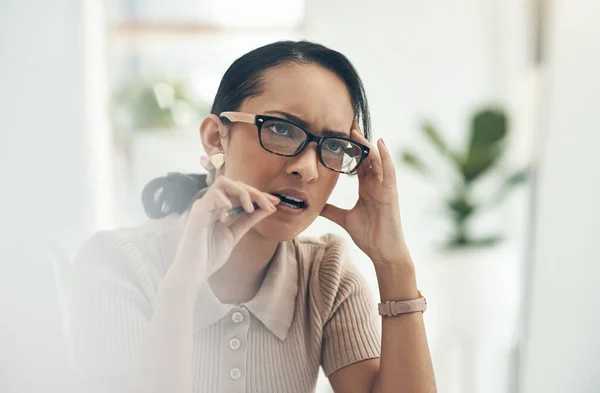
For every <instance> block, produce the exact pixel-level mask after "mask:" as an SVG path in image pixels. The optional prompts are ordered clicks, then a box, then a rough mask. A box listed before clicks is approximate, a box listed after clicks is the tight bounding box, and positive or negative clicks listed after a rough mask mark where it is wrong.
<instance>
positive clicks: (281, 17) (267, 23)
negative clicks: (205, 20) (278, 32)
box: [212, 0, 304, 29]
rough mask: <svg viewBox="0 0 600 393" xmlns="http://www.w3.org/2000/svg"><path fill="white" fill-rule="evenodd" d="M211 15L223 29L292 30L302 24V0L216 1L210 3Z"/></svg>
mask: <svg viewBox="0 0 600 393" xmlns="http://www.w3.org/2000/svg"><path fill="white" fill-rule="evenodd" d="M212 15H213V20H214V22H215V23H216V24H218V25H221V26H223V27H275V28H283V29H293V28H295V27H298V26H299V25H300V24H302V20H303V18H304V0H286V1H281V0H253V1H248V0H218V1H214V2H213V3H212Z"/></svg>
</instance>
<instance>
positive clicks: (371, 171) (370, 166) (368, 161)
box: [351, 128, 383, 181]
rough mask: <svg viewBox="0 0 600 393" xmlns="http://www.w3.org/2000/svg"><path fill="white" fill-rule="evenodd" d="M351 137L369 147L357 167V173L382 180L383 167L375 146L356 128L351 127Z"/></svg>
mask: <svg viewBox="0 0 600 393" xmlns="http://www.w3.org/2000/svg"><path fill="white" fill-rule="evenodd" d="M351 136H352V138H354V139H355V140H357V141H358V142H360V143H362V144H363V145H365V146H367V147H368V148H369V150H370V151H369V155H368V156H367V158H365V160H364V161H363V163H362V164H361V166H360V168H359V175H363V176H364V175H369V176H372V177H375V178H377V179H379V180H380V181H383V169H382V164H381V156H380V154H379V151H378V150H377V149H376V148H375V146H373V145H371V143H370V142H369V141H368V140H367V138H365V137H364V136H363V134H362V133H361V132H360V131H359V130H358V129H356V128H355V129H353V130H352V133H351Z"/></svg>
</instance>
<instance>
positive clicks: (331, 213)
mask: <svg viewBox="0 0 600 393" xmlns="http://www.w3.org/2000/svg"><path fill="white" fill-rule="evenodd" d="M348 212H349V210H345V209H340V208H339V207H337V206H333V205H331V204H329V203H327V204H325V207H324V208H323V210H321V217H325V218H326V219H328V220H331V221H333V222H335V223H336V224H338V225H339V226H341V227H342V228H343V227H344V221H345V220H346V214H348Z"/></svg>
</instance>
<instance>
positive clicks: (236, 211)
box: [227, 202, 260, 217]
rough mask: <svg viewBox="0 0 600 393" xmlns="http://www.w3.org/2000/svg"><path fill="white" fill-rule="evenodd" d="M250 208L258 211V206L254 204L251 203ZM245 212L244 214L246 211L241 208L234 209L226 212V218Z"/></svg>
mask: <svg viewBox="0 0 600 393" xmlns="http://www.w3.org/2000/svg"><path fill="white" fill-rule="evenodd" d="M252 206H254V210H258V209H260V206H258V204H257V203H256V202H253V203H252ZM245 212H246V210H244V208H243V207H242V206H240V207H236V208H235V209H231V210H229V211H228V212H227V217H235V216H239V215H240V214H243V213H245Z"/></svg>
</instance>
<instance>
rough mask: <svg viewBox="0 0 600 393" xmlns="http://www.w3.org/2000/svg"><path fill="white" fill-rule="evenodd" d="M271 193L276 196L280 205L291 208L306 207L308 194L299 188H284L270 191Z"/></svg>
mask: <svg viewBox="0 0 600 393" xmlns="http://www.w3.org/2000/svg"><path fill="white" fill-rule="evenodd" d="M270 194H271V195H274V196H276V197H277V198H279V199H280V200H281V203H280V205H282V206H286V207H289V208H291V209H306V208H307V207H308V195H307V194H306V193H305V192H303V191H299V190H294V189H289V188H288V189H284V190H278V191H275V192H271V193H270Z"/></svg>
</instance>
